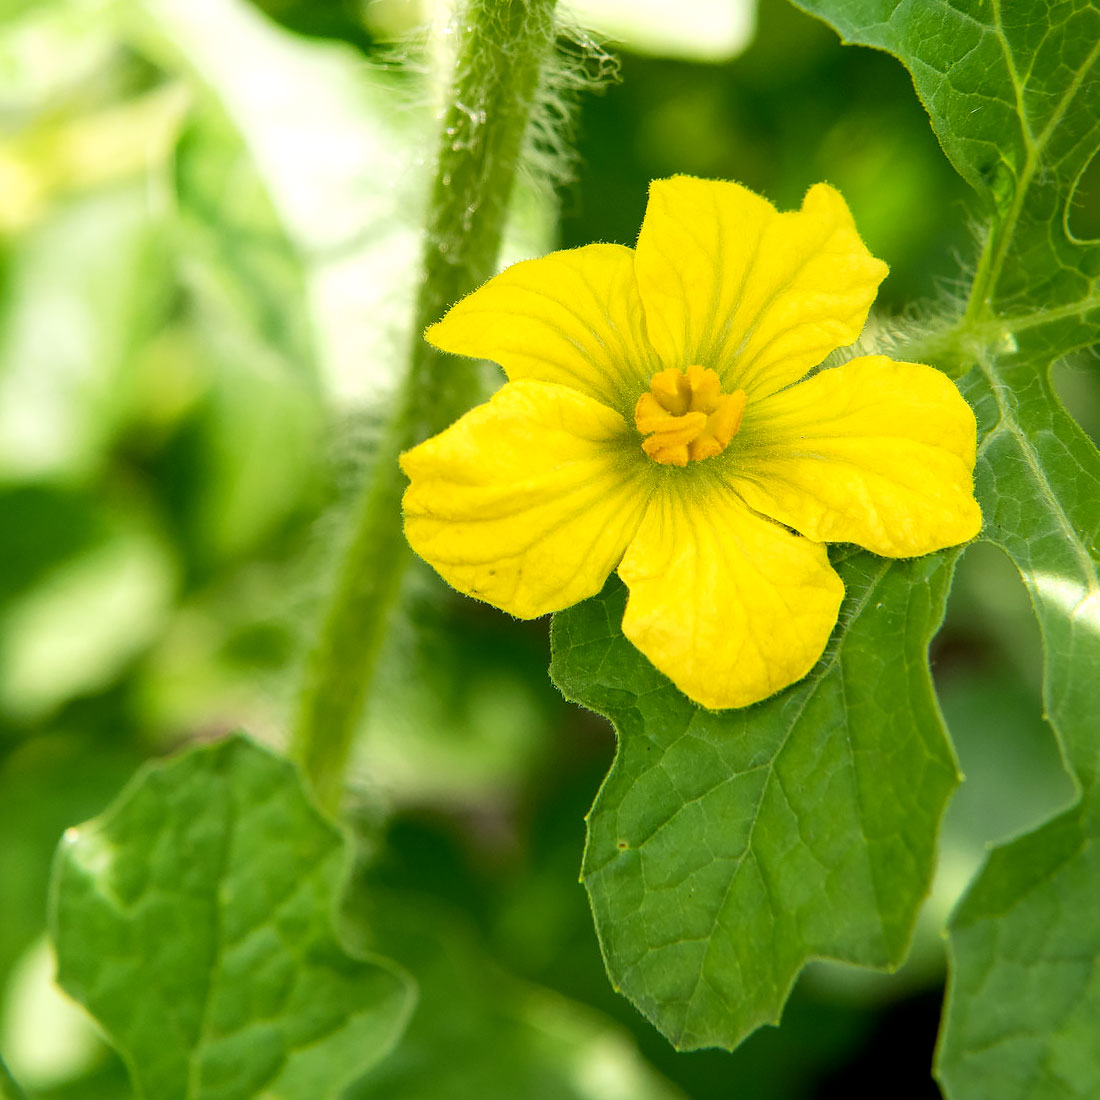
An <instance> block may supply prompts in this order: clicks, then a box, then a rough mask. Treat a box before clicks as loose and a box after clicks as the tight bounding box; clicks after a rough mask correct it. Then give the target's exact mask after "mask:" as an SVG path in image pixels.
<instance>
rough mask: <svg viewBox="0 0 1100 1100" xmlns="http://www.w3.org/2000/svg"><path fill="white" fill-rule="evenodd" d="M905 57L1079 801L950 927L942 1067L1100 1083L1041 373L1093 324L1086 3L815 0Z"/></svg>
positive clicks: (1072, 461) (1099, 58)
mask: <svg viewBox="0 0 1100 1100" xmlns="http://www.w3.org/2000/svg"><path fill="white" fill-rule="evenodd" d="M802 6H803V7H805V8H807V10H811V11H814V12H816V13H817V14H820V15H822V16H823V17H824V18H826V19H828V20H829V21H830V22H831V23H832V24H833V25H834V26H835V27H836V28H837V29H838V30H839V31H840V32H841V33H842V34H843V35H845V36H846V37H847V38H849V39H851V40H852V41H855V42H860V43H864V44H867V45H873V46H879V47H882V48H884V49H887V50H889V51H890V52H892V53H894V54H896V55H897V56H898V57H899V58H901V60H902V61H903V62H904V63H905V64H906V66H907V67H908V68H909V70H910V72H911V73H912V74H913V80H914V83H915V85H916V88H917V92H918V94H919V95H920V97H921V99H922V101H923V102H924V104H925V106H926V108H927V109H928V111H929V115H930V116H931V120H932V125H933V127H934V128H935V130H936V133H937V135H938V136H939V138H940V142H941V144H942V145H943V147H944V150H945V151H946V152H947V154H948V156H949V157H950V158H951V159H952V162H953V163H954V164H955V166H956V168H957V169H958V170H959V171H960V173H961V174H962V175H963V176H964V177H965V178H966V179H968V180H969V181H970V182H971V183H972V184H973V185H974V187H975V188H976V189H977V191H978V193H979V196H980V198H981V201H982V203H983V207H984V213H985V216H986V218H987V222H988V224H987V227H986V232H985V239H984V242H983V251H982V256H981V259H980V261H979V264H978V266H977V269H976V272H975V282H974V287H973V290H972V293H971V300H970V305H969V307H968V309H967V312H966V315H965V317H963V318H962V319H960V320H959V321H958V322H957V323H956V324H955V325H954V326H953V327H952V328H951V329H949V330H948V331H947V332H946V334H945V335H943V336H941V337H939V338H938V339H937V340H936V341H935V342H934V343H933V344H931V345H929V346H938V348H939V351H940V353H941V356H942V360H941V365H944V366H945V367H948V368H950V369H953V370H955V371H956V372H961V371H962V370H965V369H968V368H969V369H970V373H969V375H968V376H967V377H966V378H965V379H964V381H963V383H962V385H963V389H964V392H965V393H966V395H967V397H968V398H969V399H970V401H971V402H972V404H974V406H975V408H976V409H977V411H978V413H979V420H980V423H981V440H982V441H981V445H980V450H979V460H978V468H977V474H976V480H977V487H978V496H979V499H980V500H981V502H982V506H983V510H984V513H985V520H986V526H985V531H984V537H985V538H987V539H988V540H989V541H991V542H993V543H995V544H996V545H998V546H1000V547H1001V548H1002V549H1003V550H1004V551H1005V552H1006V553H1007V554H1008V555H1009V557H1010V558H1011V559H1012V561H1013V562H1014V563H1015V565H1016V566H1017V567H1018V569H1019V570H1020V573H1021V576H1022V577H1023V580H1024V583H1025V584H1026V585H1027V588H1028V592H1029V594H1030V596H1031V600H1032V604H1033V606H1034V609H1035V613H1036V616H1037V618H1038V620H1039V625H1040V630H1041V634H1042V641H1043V650H1044V670H1043V671H1044V705H1045V713H1046V717H1047V720H1048V721H1049V723H1050V725H1051V727H1052V729H1053V731H1054V733H1055V735H1056V736H1057V738H1058V741H1059V744H1060V746H1061V749H1062V753H1063V756H1064V759H1065V761H1066V763H1067V765H1068V767H1069V768H1070V770H1071V772H1072V774H1073V775H1074V777H1075V778H1076V781H1077V783H1078V786H1079V789H1080V796H1081V797H1080V799H1079V800H1078V801H1077V802H1076V803H1075V804H1074V805H1073V806H1072V807H1070V808H1069V809H1067V810H1066V811H1065V812H1064V813H1063V814H1061V815H1060V816H1058V817H1057V818H1055V819H1054V820H1052V821H1050V822H1048V823H1047V824H1045V825H1044V826H1042V827H1040V828H1039V829H1037V830H1035V831H1034V832H1032V833H1030V834H1028V835H1026V836H1023V837H1020V838H1018V839H1016V840H1014V841H1012V842H1011V843H1008V844H1006V845H1003V846H1001V847H999V848H997V849H996V850H994V851H993V852H992V854H991V855H990V858H989V859H988V861H987V863H986V865H985V866H984V868H983V870H982V871H981V873H980V874H979V875H978V877H977V879H976V880H975V882H974V883H973V884H972V886H971V888H970V890H969V892H968V893H967V895H966V897H965V898H964V899H963V901H962V903H961V904H960V905H959V907H958V909H957V910H956V912H955V914H954V916H953V918H952V921H951V928H950V940H949V949H950V961H951V978H950V985H949V996H948V1005H947V1010H946V1014H945V1020H944V1026H943V1031H942V1035H941V1042H940V1050H939V1056H938V1073H939V1076H940V1078H941V1080H942V1081H943V1083H944V1085H945V1087H946V1089H947V1091H948V1094H949V1095H950V1096H951V1097H953V1098H959V1100H971V1098H979V1097H991V1098H993V1097H995V1098H997V1100H1012V1098H1015V1097H1020V1098H1023V1097H1028V1098H1029V1100H1030V1098H1036V1097H1038V1098H1045V1097H1091V1096H1096V1095H1098V1094H1100V1043H1098V1042H1097V1034H1098V1032H1100V974H1098V973H1097V970H1096V966H1095V959H1096V958H1097V956H1100V926H1098V925H1097V922H1096V919H1095V913H1096V903H1097V899H1098V898H1100V854H1098V853H1097V847H1096V839H1097V829H1098V825H1100V797H1098V791H1097V779H1098V775H1097V772H1098V769H1100V764H1098V762H1100V730H1098V722H1097V704H1098V702H1100V691H1098V689H1097V680H1096V669H1097V668H1098V667H1100V582H1098V564H1100V551H1098V549H1097V542H1098V537H1100V456H1098V455H1097V452H1096V449H1095V448H1094V446H1093V445H1092V443H1091V442H1090V441H1089V440H1088V439H1087V438H1086V437H1085V435H1084V434H1083V432H1082V431H1081V430H1080V429H1079V428H1078V426H1077V425H1076V424H1075V423H1074V422H1073V421H1072V420H1071V418H1070V417H1069V416H1068V415H1067V414H1066V412H1065V411H1064V410H1063V409H1062V407H1061V405H1060V404H1059V402H1058V400H1057V397H1056V396H1055V395H1054V393H1053V391H1052V388H1051V384H1050V381H1049V374H1050V366H1051V363H1052V361H1053V360H1054V359H1055V358H1057V357H1058V356H1059V355H1062V354H1065V353H1066V352H1069V351H1071V350H1073V349H1075V348H1078V347H1081V346H1084V345H1087V344H1090V343H1093V342H1095V341H1096V339H1097V337H1098V335H1100V282H1098V279H1100V243H1097V242H1089V241H1081V240H1077V239H1075V237H1074V236H1073V233H1072V231H1071V225H1072V219H1073V210H1072V207H1073V203H1074V200H1075V192H1076V189H1077V186H1078V182H1079V180H1080V179H1081V177H1082V175H1083V173H1084V171H1085V169H1086V168H1087V167H1088V165H1089V164H1090V162H1091V161H1092V159H1093V157H1094V156H1095V155H1096V153H1097V148H1098V146H1100V10H1098V9H1097V7H1096V5H1095V4H1093V3H1090V2H1087V0H1086V2H1080V3H1074V2H1064V3H1057V4H1051V5H1037V4H1032V5H1020V4H1011V3H1004V4H1000V3H998V2H997V0H992V2H990V0H965V2H961V3H960V2H956V3H954V4H952V5H948V4H945V3H939V2H930V3H921V4H917V3H903V4H888V3H883V2H879V0H804V2H803V3H802Z"/></svg>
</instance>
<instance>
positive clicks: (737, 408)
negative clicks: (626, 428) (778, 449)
mask: <svg viewBox="0 0 1100 1100" xmlns="http://www.w3.org/2000/svg"><path fill="white" fill-rule="evenodd" d="M744 411H745V391H744V390H737V391H736V392H735V393H728V394H727V393H723V392H722V383H721V380H720V379H719V378H718V375H717V374H716V373H715V372H714V371H713V370H711V369H710V368H709V367H701V366H699V365H698V364H697V363H696V364H692V365H691V366H690V367H688V368H687V370H685V371H682V372H681V371H679V370H677V369H676V368H675V367H670V368H668V370H662V371H658V372H657V373H656V374H655V375H654V376H653V377H652V378H651V379H650V380H649V391H648V392H647V393H643V394H642V396H641V397H639V398H638V404H637V405H635V407H634V424H635V426H636V427H637V429H638V431H639V432H641V433H642V435H644V436H645V437H646V438H645V439H643V440H642V450H643V451H645V453H646V454H647V455H649V457H650V458H652V459H653V460H654V461H655V462H660V463H662V464H664V465H666V466H686V465H687V464H688V462H700V461H702V460H703V459H704V458H713V457H714V456H715V455H718V454H721V453H722V452H723V451H724V450H725V449H726V447H727V446H728V445H729V441H730V440H731V439H732V438H733V437H734V436H735V435H736V434H737V429H738V428H739V427H740V426H741V416H742V414H743V413H744Z"/></svg>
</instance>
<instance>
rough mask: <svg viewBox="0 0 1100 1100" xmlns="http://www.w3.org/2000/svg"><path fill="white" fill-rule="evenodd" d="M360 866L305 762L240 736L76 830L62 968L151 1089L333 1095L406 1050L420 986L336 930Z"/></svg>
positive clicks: (143, 777)
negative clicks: (345, 889) (314, 789)
mask: <svg viewBox="0 0 1100 1100" xmlns="http://www.w3.org/2000/svg"><path fill="white" fill-rule="evenodd" d="M344 862H345V850H344V845H343V843H342V841H341V838H340V835H339V833H338V832H337V831H336V830H335V829H334V828H333V826H332V825H330V824H329V823H327V822H326V821H325V820H324V819H323V818H322V817H321V816H320V815H319V814H318V813H317V811H316V810H315V809H314V808H313V807H312V806H311V805H310V804H309V802H308V801H307V799H306V797H305V795H304V793H303V791H302V788H301V784H300V781H299V779H298V776H297V774H296V772H295V771H294V769H293V768H292V767H291V766H290V764H288V763H287V762H286V761H284V760H282V759H280V758H278V757H276V756H273V755H272V754H270V753H269V752H267V751H265V750H262V749H260V748H259V747H258V746H256V745H254V744H253V743H251V742H249V741H247V740H246V739H244V738H241V737H234V738H230V739H229V740H226V741H222V742H219V743H217V744H214V745H211V746H207V747H204V748H201V749H198V750H195V751H192V752H189V753H187V754H185V755H183V756H180V757H177V758H175V759H173V760H169V761H168V762H166V763H159V764H154V765H152V766H149V767H147V768H146V769H145V770H144V771H143V772H142V773H140V774H139V776H138V778H137V779H136V780H135V781H134V782H133V783H132V784H131V786H130V787H129V788H128V789H127V790H126V791H125V792H123V794H122V795H121V796H120V798H119V799H118V801H117V802H116V803H115V804H114V806H113V807H111V808H110V809H109V810H108V811H107V812H106V813H105V814H103V816H101V817H99V818H96V819H94V820H93V821H91V822H88V823H87V824H85V825H83V826H80V827H79V828H76V829H71V830H69V831H68V833H66V836H65V839H64V840H63V842H62V845H61V847H60V849H59V852H58V858H57V862H56V865H55V871H54V883H53V894H54V897H53V910H52V925H53V933H54V937H55V941H56V945H57V954H58V978H59V981H60V983H61V985H62V986H63V987H64V988H65V989H66V990H67V991H68V992H69V993H70V994H72V995H73V996H74V997H76V999H77V1000H79V1001H81V1002H82V1003H83V1004H84V1005H85V1006H86V1007H87V1008H88V1009H89V1011H90V1012H92V1014H93V1015H94V1016H96V1017H97V1019H98V1020H99V1022H100V1023H101V1024H102V1025H103V1027H104V1029H105V1030H106V1031H107V1033H108V1035H109V1036H110V1038H111V1039H112V1041H113V1042H114V1043H115V1044H116V1045H117V1046H118V1048H119V1050H120V1051H121V1052H122V1054H123V1056H124V1057H125V1058H126V1060H127V1062H128V1064H129V1066H130V1069H131V1073H132V1075H133V1079H134V1084H135V1088H136V1090H137V1092H138V1095H139V1097H148V1098H150V1100H151V1098H156V1100H174V1098H181V1100H182V1098H184V1097H186V1098H187V1100H207V1098H210V1100H214V1098H217V1100H250V1098H252V1097H255V1096H259V1095H263V1096H265V1097H270V1098H272V1100H274V1098H279V1100H324V1098H326V1097H336V1096H338V1095H339V1093H340V1091H341V1089H342V1088H343V1087H344V1086H346V1085H347V1084H348V1083H349V1082H350V1081H351V1080H352V1079H354V1078H355V1077H356V1076H358V1075H359V1074H360V1073H362V1072H363V1071H364V1070H365V1069H367V1068H368V1067H369V1066H371V1065H372V1064H374V1063H375V1062H376V1061H378V1059H379V1058H381V1057H382V1056H383V1055H384V1054H385V1053H386V1052H387V1051H388V1050H389V1048H390V1046H391V1045H392V1043H393V1042H394V1041H395V1039H396V1038H397V1036H398V1035H399V1034H400V1032H401V1030H402V1028H403V1026H404V1022H405V1019H406V1016H407V1014H408V1009H409V986H408V983H407V980H406V979H405V978H404V977H403V975H401V974H400V973H399V972H397V971H396V970H395V969H393V968H392V967H391V966H389V965H388V964H387V963H385V962H384V961H382V960H379V959H368V958H357V957H352V956H351V955H349V954H348V953H347V952H346V951H345V950H344V948H343V947H342V946H341V944H340V943H339V941H338V940H337V938H336V935H335V933H334V931H333V925H332V920H333V907H334V904H335V894H336V892H337V890H338V889H339V887H340V885H341V883H342V881H343V877H344Z"/></svg>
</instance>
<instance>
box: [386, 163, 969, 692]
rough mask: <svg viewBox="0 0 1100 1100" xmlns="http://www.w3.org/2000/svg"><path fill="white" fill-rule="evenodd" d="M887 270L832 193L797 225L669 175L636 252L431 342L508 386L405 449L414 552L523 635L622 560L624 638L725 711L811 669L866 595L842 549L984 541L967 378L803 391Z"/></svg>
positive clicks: (922, 376) (560, 274)
mask: <svg viewBox="0 0 1100 1100" xmlns="http://www.w3.org/2000/svg"><path fill="white" fill-rule="evenodd" d="M886 272H887V268H886V265H885V264H884V263H882V262H881V261H880V260H876V259H875V258H874V257H873V256H872V255H871V254H870V253H869V252H868V251H867V249H866V247H865V246H864V244H863V242H862V241H861V240H860V239H859V235H858V234H857V233H856V230H855V226H854V224H853V222H852V217H851V214H850V213H849V212H848V208H847V206H846V205H845V203H844V200H843V199H842V198H841V197H840V195H839V194H838V193H837V192H836V191H834V190H833V189H832V188H831V187H829V186H828V185H826V184H818V185H816V186H815V187H812V188H811V189H810V191H809V193H808V194H807V195H806V199H805V201H804V202H803V204H802V209H801V210H798V211H793V212H789V213H779V212H777V211H776V210H775V208H774V207H773V206H772V205H771V204H770V203H769V202H767V201H766V200H765V199H763V198H761V197H760V196H758V195H755V194H753V193H752V192H751V191H748V190H746V189H745V188H743V187H741V186H739V185H738V184H735V183H725V182H715V181H710V180H700V179H692V178H689V177H685V176H677V177H674V178H673V179H668V180H658V181H655V182H654V183H653V185H652V186H651V188H650V194H649V204H648V206H647V208H646V214H645V220H644V221H643V223H642V229H641V233H640V234H639V237H638V244H637V247H636V248H634V249H630V248H624V247H622V246H619V245H608V244H594V245H588V246H586V247H584V248H576V249H572V250H569V251H564V252H555V253H552V254H550V255H549V256H545V257H543V258H542V259H538V260H530V261H527V262H525V263H519V264H516V265H515V266H513V267H510V268H508V269H507V270H506V271H504V272H503V273H502V274H500V275H498V276H496V277H495V278H493V279H490V280H489V282H487V283H486V284H485V285H484V286H482V287H481V288H480V289H478V290H476V291H474V293H473V294H470V295H469V296H468V297H466V298H464V299H463V300H462V301H460V302H459V303H458V304H457V305H455V306H454V308H453V309H451V310H450V311H449V312H448V313H447V315H446V316H445V317H444V318H443V320H442V321H440V322H439V323H438V324H435V325H433V326H432V327H431V328H429V329H428V331H427V334H426V336H427V339H428V340H429V341H430V342H431V343H433V344H434V345H435V346H436V347H439V348H442V349H443V350H444V351H449V352H455V353H456V354H459V355H469V356H476V357H479V358H485V359H492V360H495V361H496V362H497V363H499V364H500V365H501V366H502V367H503V368H504V371H505V373H506V374H507V376H508V382H507V383H506V384H505V385H504V386H503V387H502V388H501V389H500V390H499V391H498V392H497V393H496V395H495V396H494V397H493V398H492V400H491V401H490V402H489V403H488V404H485V405H481V406H479V407H478V408H475V409H473V410H472V411H471V412H469V413H467V414H466V415H465V416H463V417H462V418H461V419H460V420H459V421H458V422H457V423H456V424H454V425H452V426H451V427H450V428H448V429H447V430H446V431H445V432H442V433H441V434H440V435H437V436H435V437H434V438H433V439H429V440H428V441H427V442H425V443H422V444H420V446H418V447H414V448H413V449H412V450H411V451H409V452H407V453H406V454H405V455H404V456H403V457H402V466H403V468H404V470H405V472H406V473H407V474H408V476H409V478H410V479H411V484H410V486H409V488H408V490H407V491H406V493H405V498H404V510H405V532H406V535H407V537H408V540H409V542H410V544H411V545H412V547H413V549H414V550H416V552H417V553H418V554H420V555H421V557H423V558H425V559H426V560H427V561H428V562H430V563H431V564H432V565H433V566H434V567H435V568H436V569H437V570H438V571H439V573H440V574H441V575H442V576H443V577H444V578H445V579H446V580H447V581H448V582H449V583H450V584H452V585H453V586H454V587H455V588H457V589H459V590H460V591H462V592H465V593H467V594H468V595H471V596H475V597H476V598H478V599H481V600H485V601H487V602H488V603H491V604H494V605H495V606H497V607H500V608H503V609H504V610H505V611H509V612H511V613H512V614H513V615H516V616H518V617H520V618H524V619H526V618H534V617H535V616H538V615H544V614H546V613H547V612H550V611H558V610H560V609H561V608H564V607H568V606H569V605H570V604H574V603H576V602H577V601H579V600H583V599H585V598H586V597H588V596H591V595H594V594H595V593H597V592H599V591H600V589H601V588H602V587H603V584H604V582H605V581H606V579H607V577H608V575H609V574H610V573H611V571H612V570H615V569H617V570H618V573H619V576H620V577H621V578H622V579H623V581H624V582H625V583H626V586H627V588H628V590H629V599H628V601H627V605H626V612H625V614H624V616H623V633H624V634H625V635H626V637H627V638H629V639H630V641H631V642H633V643H634V645H635V646H637V647H638V649H640V650H641V651H642V653H644V654H645V655H646V657H648V658H649V660H650V661H651V662H652V663H653V664H654V665H655V666H656V667H657V668H658V669H660V670H661V671H662V672H663V673H665V675H667V676H668V677H669V678H670V679H671V680H672V681H673V683H675V684H676V686H677V687H679V688H680V690H681V691H683V692H684V693H685V694H686V695H688V696H690V697H691V698H692V699H694V700H695V701H696V702H698V703H701V704H702V705H703V706H706V707H711V708H714V709H718V708H723V707H739V706H746V705H748V704H749V703H754V702H756V701H758V700H760V699H764V698H766V697H767V696H769V695H771V694H772V693H773V692H776V691H778V690H780V689H781V688H783V687H786V686H787V685H788V684H791V683H793V682H794V681H796V680H799V679H801V677H802V676H804V675H805V674H806V673H807V672H808V671H809V670H810V668H811V667H812V666H813V664H814V663H815V662H816V661H817V659H818V657H820V656H821V653H822V652H823V650H824V648H825V644H826V642H827V641H828V638H829V634H830V633H831V631H832V628H833V626H834V625H835V623H836V620H837V612H838V609H839V607H840V601H841V597H842V596H843V594H844V587H843V584H842V583H841V580H840V578H839V577H838V576H837V574H836V573H835V572H834V571H833V569H832V568H831V566H830V565H829V562H828V558H827V556H826V552H825V545H824V544H825V543H826V542H852V543H857V544H858V545H860V546H862V547H865V548H866V549H868V550H871V551H873V552H874V553H876V554H882V555H885V556H887V557H913V556H916V555H918V554H927V553H929V552H931V551H933V550H939V549H941V548H943V547H945V546H952V545H954V544H956V543H960V542H964V541H966V540H967V539H970V538H973V537H974V536H975V535H976V534H977V533H978V530H979V528H980V526H981V513H980V512H979V510H978V505H977V502H976V501H975V500H974V496H973V481H972V475H973V469H974V452H975V424H974V416H973V413H972V412H971V411H970V408H969V407H968V406H967V404H966V402H965V401H964V400H963V399H962V397H961V396H960V394H959V392H958V390H957V389H956V388H955V386H954V384H953V383H952V382H951V381H950V380H949V379H948V378H947V377H946V376H945V375H943V374H942V373H941V372H939V371H937V370H934V369H933V368H931V367H927V366H921V365H918V364H915V363H901V362H894V361H892V360H890V359H887V358H885V357H884V356H881V355H868V356H862V357H860V358H857V359H852V360H851V361H850V362H847V363H845V364H843V365H842V366H838V367H833V368H831V369H828V370H822V371H819V372H817V373H815V374H812V375H811V376H810V377H809V378H805V376H806V375H807V373H808V372H810V371H811V370H812V368H813V367H815V366H817V365H818V364H819V363H820V362H821V361H822V359H823V358H824V357H825V356H826V355H828V354H829V353H830V352H831V351H833V350H834V349H836V348H838V347H843V346H845V345H848V344H851V343H852V342H853V341H854V340H855V339H856V338H857V337H858V336H859V333H860V330H861V329H862V328H863V324H864V321H865V320H866V318H867V312H868V310H869V309H870V306H871V302H872V301H873V300H874V297H875V293H876V290H877V288H878V284H879V283H880V282H881V281H882V279H883V278H884V277H885V275H886ZM800 379H805V380H803V381H800ZM796 383H797V384H796Z"/></svg>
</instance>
